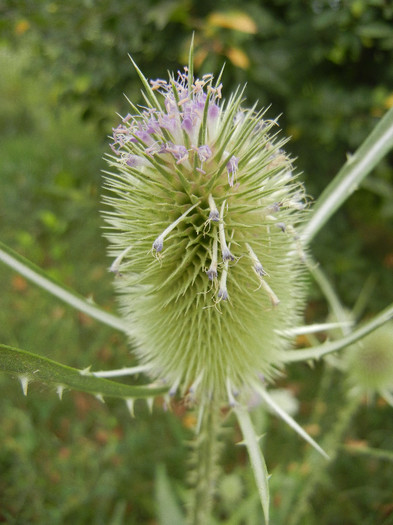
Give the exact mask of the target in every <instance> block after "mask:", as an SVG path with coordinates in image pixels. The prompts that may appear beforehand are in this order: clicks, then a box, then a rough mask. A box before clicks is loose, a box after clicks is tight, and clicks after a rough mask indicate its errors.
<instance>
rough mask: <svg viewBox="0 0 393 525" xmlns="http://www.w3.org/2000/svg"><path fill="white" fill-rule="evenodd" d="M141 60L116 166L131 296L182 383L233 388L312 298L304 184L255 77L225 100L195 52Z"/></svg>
mask: <svg viewBox="0 0 393 525" xmlns="http://www.w3.org/2000/svg"><path fill="white" fill-rule="evenodd" d="M137 71H138V74H139V75H140V78H141V80H142V83H143V85H144V88H145V93H144V99H145V105H144V106H140V107H139V106H135V105H133V104H131V108H132V110H131V113H130V114H128V115H126V117H124V118H123V120H122V122H121V123H120V125H119V126H118V127H117V128H115V129H114V130H113V139H112V143H111V149H112V152H113V154H112V155H109V156H108V162H109V165H110V166H111V172H108V174H107V177H106V188H107V190H108V191H109V194H108V195H107V196H106V197H105V203H106V204H107V205H109V207H110V211H107V212H106V213H105V219H106V221H107V223H108V225H109V228H108V231H107V238H108V239H109V241H110V243H111V248H110V255H111V256H113V257H115V258H116V260H117V261H120V263H119V275H120V277H118V278H117V288H118V291H119V294H120V302H121V310H122V313H123V315H124V316H125V318H126V319H127V321H128V323H129V327H130V335H131V336H132V337H133V338H136V341H137V349H136V352H137V354H138V356H139V358H140V360H141V361H142V362H143V363H145V364H147V365H149V366H150V369H151V374H152V376H153V377H157V378H163V379H165V380H166V381H167V383H168V384H169V385H170V386H171V387H172V389H171V392H172V393H173V390H176V389H179V391H180V393H181V394H182V395H186V394H187V393H189V392H190V391H192V397H193V399H195V400H197V401H201V402H203V401H204V400H207V399H212V398H213V399H216V400H218V401H223V400H228V398H232V397H233V395H234V394H235V392H244V391H247V390H248V389H249V388H250V385H251V384H252V383H253V382H255V381H259V380H260V379H259V378H260V377H261V376H263V377H264V378H267V379H269V378H272V377H273V376H274V375H275V374H276V373H277V371H278V370H279V369H280V367H281V366H282V364H283V362H284V361H285V350H286V348H287V347H288V345H289V342H288V340H287V339H285V337H284V336H283V335H281V334H282V332H284V330H285V329H288V328H290V327H292V326H293V325H294V324H295V323H296V322H297V321H298V318H299V314H300V310H301V309H302V307H303V303H304V287H305V285H304V280H303V278H302V268H301V263H300V261H299V240H298V239H297V238H296V235H295V234H294V232H295V231H296V227H297V226H298V225H299V224H300V223H301V222H302V220H303V218H304V194H303V189H302V187H301V185H300V184H299V183H298V182H297V180H296V177H295V176H294V175H293V170H292V163H291V160H290V159H289V157H288V156H287V155H286V153H285V152H284V150H283V149H282V147H283V144H284V142H285V141H283V140H278V139H277V137H276V133H275V126H276V122H275V121H271V120H266V119H265V116H264V111H256V109H255V108H252V109H245V108H244V107H243V105H242V104H243V90H241V89H238V90H237V91H236V92H235V93H234V94H233V95H231V96H230V97H229V99H228V101H226V102H225V101H223V100H221V91H222V85H221V83H220V80H218V81H217V82H214V79H213V76H212V75H205V76H204V77H203V78H202V79H201V80H199V79H194V78H193V77H192V73H190V71H191V67H190V66H189V68H185V69H184V72H180V73H178V75H177V76H176V78H175V77H174V76H170V78H169V81H164V80H155V81H151V82H150V85H149V83H148V82H147V80H146V79H145V77H143V75H142V74H141V73H140V71H139V70H138V69H137ZM131 247H132V249H131ZM228 385H229V387H228ZM228 388H229V390H228Z"/></svg>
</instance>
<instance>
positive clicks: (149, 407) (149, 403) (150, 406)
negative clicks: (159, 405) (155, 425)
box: [146, 397, 154, 414]
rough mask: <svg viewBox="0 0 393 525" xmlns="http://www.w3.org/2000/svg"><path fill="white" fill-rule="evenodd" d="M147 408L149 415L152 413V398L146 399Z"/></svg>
mask: <svg viewBox="0 0 393 525" xmlns="http://www.w3.org/2000/svg"><path fill="white" fill-rule="evenodd" d="M146 404H147V408H148V409H149V412H150V414H152V413H153V405H154V397H147V398H146Z"/></svg>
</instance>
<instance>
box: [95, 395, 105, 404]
mask: <svg viewBox="0 0 393 525" xmlns="http://www.w3.org/2000/svg"><path fill="white" fill-rule="evenodd" d="M94 397H95V398H96V399H98V401H101V403H104V404H105V399H104V397H103V395H102V394H94Z"/></svg>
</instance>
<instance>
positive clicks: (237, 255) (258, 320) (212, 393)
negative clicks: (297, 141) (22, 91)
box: [0, 48, 393, 524]
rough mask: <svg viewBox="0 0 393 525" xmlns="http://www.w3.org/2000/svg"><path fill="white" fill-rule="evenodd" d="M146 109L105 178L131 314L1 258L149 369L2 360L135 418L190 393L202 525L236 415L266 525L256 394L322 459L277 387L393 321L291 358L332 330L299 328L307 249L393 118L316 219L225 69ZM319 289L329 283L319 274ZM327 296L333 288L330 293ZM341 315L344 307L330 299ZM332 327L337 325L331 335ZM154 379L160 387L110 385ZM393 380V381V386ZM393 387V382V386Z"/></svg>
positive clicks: (196, 510) (385, 144)
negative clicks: (143, 403) (304, 363)
mask: <svg viewBox="0 0 393 525" xmlns="http://www.w3.org/2000/svg"><path fill="white" fill-rule="evenodd" d="M134 67H135V68H136V71H137V73H138V75H139V77H140V79H141V81H142V84H143V87H144V92H143V96H144V100H145V103H144V105H143V106H136V105H134V104H132V103H131V102H130V106H131V109H130V113H129V114H128V115H126V116H125V117H124V118H122V122H121V123H120V125H119V126H117V127H116V128H115V129H114V130H113V135H112V139H111V149H112V153H111V154H110V155H108V162H109V165H110V170H109V171H108V172H107V173H106V177H105V188H106V189H105V197H104V200H105V204H106V205H107V209H106V211H105V212H104V217H105V220H106V223H107V228H106V236H107V238H108V239H109V241H110V255H111V256H112V258H113V263H112V266H111V270H112V271H113V272H114V273H115V282H116V288H117V290H118V294H119V298H120V305H121V313H122V318H121V319H120V318H118V317H115V316H112V315H110V314H108V313H106V312H103V311H102V310H100V309H99V308H97V307H95V306H94V305H92V304H90V303H89V302H88V301H86V300H84V299H83V298H81V297H78V296H77V295H76V294H75V293H73V292H70V291H68V290H65V289H64V287H62V286H60V285H58V284H56V283H54V282H53V281H52V280H50V279H48V278H47V276H45V275H44V274H43V272H42V271H40V270H39V269H37V268H35V267H34V265H32V264H31V263H29V262H27V261H26V260H24V259H23V258H21V257H20V256H17V255H16V254H15V253H13V252H12V250H10V249H9V248H7V247H5V246H3V245H2V246H1V250H0V258H1V260H2V261H3V262H5V263H6V264H8V265H9V266H11V267H12V268H14V269H15V270H17V271H19V272H20V273H22V274H23V275H25V276H26V277H28V278H29V279H31V280H33V281H34V282H36V283H37V284H39V285H40V286H42V287H43V288H46V289H47V290H49V291H50V292H51V293H53V294H55V295H57V296H58V297H59V298H61V299H62V300H64V301H66V302H68V303H70V304H72V305H73V306H74V307H76V308H78V309H80V310H81V311H83V312H85V313H88V314H90V315H92V316H93V317H95V318H97V319H99V320H100V321H102V322H104V323H106V324H109V325H111V326H113V327H115V328H117V329H120V330H122V331H123V332H125V333H126V334H127V335H128V336H129V338H130V339H131V341H132V342H133V345H134V347H135V351H136V354H137V356H138V358H139V361H140V364H139V366H137V367H134V368H130V369H121V370H115V371H109V372H92V371H91V370H90V369H86V370H81V371H79V370H76V369H72V368H70V367H65V366H64V365H60V364H59V363H55V362H54V361H50V360H48V359H45V358H42V357H40V356H37V355H34V354H31V353H28V352H24V351H21V350H17V349H13V348H10V347H5V346H3V347H1V352H0V366H1V368H2V369H3V370H6V371H8V372H12V373H14V374H17V375H18V377H19V379H20V381H21V384H22V387H23V391H24V392H25V393H27V387H28V384H29V382H30V381H33V380H40V381H43V382H47V383H51V384H53V385H54V386H55V387H56V390H57V392H58V394H59V396H60V397H61V395H62V393H63V390H64V389H65V388H75V389H80V390H83V391H87V392H91V393H93V394H95V395H97V396H98V397H99V398H100V399H103V398H105V397H110V396H112V397H118V398H123V399H125V400H126V402H127V405H128V408H129V409H130V411H131V412H132V411H133V403H134V401H135V399H137V398H144V399H147V402H148V404H149V406H150V407H151V406H152V404H153V401H154V398H155V397H156V396H158V395H164V396H165V398H166V401H167V403H168V404H169V403H170V400H171V397H173V396H175V395H177V396H180V397H182V398H184V399H185V400H186V402H187V404H188V405H189V406H190V407H191V408H194V407H195V408H196V410H197V412H198V416H199V417H198V423H197V428H196V434H197V435H196V440H195V445H194V452H193V455H194V457H193V465H194V468H193V473H192V476H191V481H192V482H193V484H194V498H193V499H191V500H190V503H189V521H190V523H194V524H198V523H199V524H202V523H203V524H205V523H208V521H209V515H210V506H211V505H210V504H211V501H212V494H213V493H214V487H215V479H216V476H217V468H216V462H217V460H218V455H219V451H220V445H219V441H220V435H221V428H220V427H221V423H222V419H223V417H222V416H223V412H222V411H221V409H222V408H223V407H226V406H229V407H230V408H231V409H232V410H233V412H234V413H235V414H236V416H237V420H238V423H239V426H240V429H241V432H242V434H243V438H244V440H243V442H244V444H245V445H246V446H247V449H248V452H249V456H250V460H251V464H252V468H253V471H254V475H255V479H256V482H257V486H258V491H259V495H260V499H261V503H262V507H263V512H264V516H265V521H266V522H268V515H269V510H268V509H269V492H268V483H267V480H268V474H267V469H266V466H265V463H264V459H263V456H262V454H261V450H260V445H259V443H258V438H257V436H256V433H255V431H254V428H253V425H252V422H251V418H250V415H249V411H248V406H249V404H250V401H251V400H255V395H257V396H259V398H262V399H263V400H264V401H265V402H266V403H267V404H268V405H269V406H270V408H271V409H272V410H273V411H274V412H275V413H276V414H277V415H279V416H280V417H281V418H282V419H283V420H284V421H286V422H287V423H288V424H289V425H291V426H292V428H293V429H294V430H295V431H296V432H298V433H299V434H300V435H301V436H302V437H304V438H305V439H306V440H307V441H308V442H309V443H310V444H312V445H313V446H314V447H315V448H316V449H317V450H318V451H319V452H321V453H322V454H323V455H325V454H324V452H323V451H322V449H321V448H320V447H319V446H318V445H317V444H316V443H315V442H314V441H313V440H312V438H311V437H309V436H308V435H307V434H306V433H305V432H304V431H303V430H302V429H301V428H300V427H299V425H298V424H297V423H296V422H295V421H294V420H293V419H292V417H291V416H290V415H289V414H287V413H286V412H285V411H284V410H283V409H282V408H281V406H280V405H279V404H277V402H275V401H274V399H273V397H272V396H270V394H269V392H268V386H269V384H271V383H272V382H273V381H274V378H275V377H276V376H277V375H278V374H279V373H280V370H282V369H283V367H284V365H285V364H287V363H290V362H296V361H301V360H311V359H318V358H321V357H323V356H324V355H326V354H329V353H332V352H335V351H337V350H340V349H341V348H344V347H345V346H346V345H348V344H351V343H353V342H354V341H356V340H358V339H360V338H361V337H362V336H364V335H366V334H367V333H368V332H370V331H371V330H373V329H375V328H377V327H379V326H380V325H382V324H383V323H385V322H386V321H387V320H389V319H390V318H391V317H392V314H393V307H392V306H390V307H389V308H387V309H386V310H385V311H383V312H382V313H381V314H379V315H378V316H376V317H375V318H374V319H373V320H372V321H370V322H368V323H367V324H364V325H362V326H360V327H359V328H356V329H355V330H353V331H349V332H347V333H345V334H344V336H343V337H342V338H341V339H339V340H336V341H331V342H328V343H326V344H323V345H321V346H316V347H313V348H306V349H303V350H293V349H291V348H290V345H291V342H292V340H293V336H294V335H296V334H298V333H304V332H310V331H318V330H321V328H326V326H322V327H321V326H319V325H318V326H312V327H302V326H299V325H300V324H301V313H302V309H303V306H304V304H305V297H306V290H305V287H306V286H305V278H304V274H305V269H306V268H311V269H312V273H314V275H315V274H318V271H317V269H316V267H315V266H314V263H313V262H312V261H310V258H309V256H308V252H307V245H308V244H309V242H310V240H311V239H312V238H313V237H314V235H315V234H316V233H317V232H318V231H319V229H320V228H321V227H322V225H323V224H324V223H325V222H326V221H327V220H328V218H329V217H330V216H331V215H332V214H333V213H334V211H335V210H336V209H337V208H338V207H339V206H340V205H341V204H342V202H343V201H344V200H345V199H346V198H347V197H348V196H349V195H350V194H351V192H352V191H354V189H355V187H356V185H357V184H359V182H360V181H361V180H362V178H364V177H365V176H366V174H367V173H368V172H369V171H370V170H371V169H372V167H373V166H374V165H375V164H376V163H377V162H378V160H379V159H380V158H381V157H382V156H383V155H384V154H385V153H386V152H387V151H388V150H389V149H390V148H391V147H392V145H393V113H392V111H390V112H389V113H388V115H387V116H386V117H385V118H384V119H383V120H382V121H381V122H380V123H379V125H378V126H377V128H376V130H375V131H374V133H373V134H371V136H370V137H369V138H368V139H367V140H366V142H365V143H364V145H363V146H361V148H360V149H359V150H358V152H356V154H355V155H353V156H352V157H351V158H349V159H348V162H347V163H346V164H345V166H344V168H343V169H342V171H341V172H340V173H339V174H338V176H337V177H336V179H335V180H334V181H333V183H332V184H331V185H330V186H329V187H328V188H327V189H326V191H325V192H324V193H323V194H322V196H321V197H320V199H319V201H318V202H317V203H316V206H315V207H314V209H313V210H312V211H311V212H309V211H307V210H306V209H305V207H306V203H305V197H304V190H303V188H302V185H301V184H300V183H299V182H298V180H297V177H296V175H295V174H294V171H293V166H292V161H291V160H290V158H289V157H288V156H287V155H286V153H285V151H284V150H283V146H284V143H285V140H283V139H280V138H279V136H278V135H277V128H276V126H277V122H276V121H275V120H274V121H272V120H269V119H267V118H266V117H265V112H264V111H263V110H257V109H256V107H252V108H250V109H247V106H246V105H245V103H244V90H243V89H240V88H239V89H238V90H237V91H236V92H235V93H234V94H233V95H231V96H230V97H229V98H228V99H227V100H225V98H223V93H224V90H223V86H222V84H221V75H220V76H219V77H218V79H217V80H216V81H215V80H214V78H213V76H212V75H205V76H203V77H202V78H201V79H196V78H194V73H193V58H192V48H191V52H190V58H189V63H188V67H187V68H185V69H184V71H182V72H180V73H178V74H177V75H176V76H172V75H170V76H169V80H168V81H164V80H153V81H150V82H148V80H147V79H146V78H145V77H144V76H143V74H142V73H141V71H140V70H139V69H138V67H137V66H136V64H134ZM320 284H321V287H322V289H324V284H323V282H321V280H320ZM326 295H327V297H328V300H329V293H326ZM333 306H334V305H333ZM329 327H330V328H331V327H332V325H329ZM140 372H145V373H146V375H147V376H148V377H150V378H151V379H152V380H153V384H150V385H147V386H145V387H144V386H129V385H125V384H123V383H119V382H117V381H113V380H108V379H106V378H108V377H109V378H111V377H115V376H122V375H127V374H129V375H132V374H134V373H140ZM389 385H390V384H389ZM389 388H390V387H389Z"/></svg>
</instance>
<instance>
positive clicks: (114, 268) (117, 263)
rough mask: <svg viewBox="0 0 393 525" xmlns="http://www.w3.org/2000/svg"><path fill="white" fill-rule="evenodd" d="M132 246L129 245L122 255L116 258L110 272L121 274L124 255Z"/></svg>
mask: <svg viewBox="0 0 393 525" xmlns="http://www.w3.org/2000/svg"><path fill="white" fill-rule="evenodd" d="M131 248H132V246H129V247H128V248H126V249H125V250H124V251H122V252H121V254H120V255H118V256H117V257H116V259H115V260H114V261H113V263H112V265H111V267H110V268H109V271H110V272H113V273H115V274H116V275H119V270H120V265H121V263H122V261H123V259H124V257H125V256H126V255H127V253H128V252H129V251H130V250H131Z"/></svg>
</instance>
